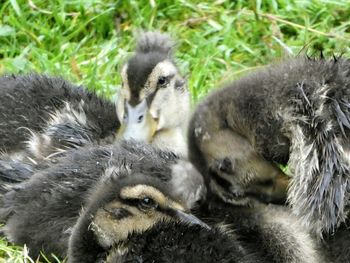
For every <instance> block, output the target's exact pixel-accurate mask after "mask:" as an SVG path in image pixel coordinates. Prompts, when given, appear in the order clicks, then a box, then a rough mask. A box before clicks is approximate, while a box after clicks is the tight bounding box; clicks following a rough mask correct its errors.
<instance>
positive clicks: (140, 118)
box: [137, 115, 143, 123]
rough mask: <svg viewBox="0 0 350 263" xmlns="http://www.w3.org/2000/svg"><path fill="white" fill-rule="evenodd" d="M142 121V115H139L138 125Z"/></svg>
mask: <svg viewBox="0 0 350 263" xmlns="http://www.w3.org/2000/svg"><path fill="white" fill-rule="evenodd" d="M142 120H143V115H140V116H139V117H138V118H137V122H138V123H140V122H141V121H142Z"/></svg>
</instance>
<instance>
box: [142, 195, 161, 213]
mask: <svg viewBox="0 0 350 263" xmlns="http://www.w3.org/2000/svg"><path fill="white" fill-rule="evenodd" d="M157 207H158V204H157V203H156V202H155V201H154V200H153V199H152V198H149V197H145V198H143V199H140V201H139V208H140V209H141V210H151V209H156V208H157Z"/></svg>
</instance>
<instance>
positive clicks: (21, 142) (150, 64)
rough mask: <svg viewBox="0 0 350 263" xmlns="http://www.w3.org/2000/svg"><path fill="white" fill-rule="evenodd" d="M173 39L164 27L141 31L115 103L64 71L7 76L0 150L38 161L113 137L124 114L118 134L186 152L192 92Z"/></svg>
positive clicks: (1, 83) (2, 88)
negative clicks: (73, 81) (66, 77)
mask: <svg viewBox="0 0 350 263" xmlns="http://www.w3.org/2000/svg"><path fill="white" fill-rule="evenodd" d="M172 45H173V44H172V41H171V39H170V38H169V37H168V36H167V35H165V34H160V33H155V32H146V33H143V34H141V36H140V39H139V41H138V44H137V49H136V53H135V54H134V56H132V57H131V58H130V59H129V60H128V61H127V63H126V65H125V66H124V67H123V70H122V79H123V85H122V88H121V89H120V91H119V96H118V99H117V102H116V106H115V105H113V104H112V103H111V102H109V101H106V100H104V99H102V98H98V97H97V96H96V95H95V94H94V93H90V92H87V91H86V90H85V89H84V88H83V87H76V86H74V85H73V84H71V83H69V82H67V81H65V80H63V79H61V78H53V77H48V76H45V75H37V74H32V75H28V76H16V75H10V76H3V77H1V78H0V105H1V106H0V117H1V119H3V120H4V122H1V124H0V151H2V152H6V153H9V154H10V157H9V158H10V159H11V157H12V158H13V159H15V160H18V159H19V160H23V159H29V160H30V161H31V162H33V163H34V164H37V163H38V160H42V159H48V158H51V157H53V156H55V155H57V154H60V153H62V152H64V151H65V150H66V149H67V148H71V147H74V148H76V147H80V146H83V145H86V144H91V143H95V144H96V143H111V142H112V141H113V140H115V139H116V138H114V137H115V136H114V135H115V133H116V132H117V130H118V128H119V126H120V122H119V121H118V118H119V120H120V121H121V122H122V124H123V125H122V127H121V128H120V129H119V132H118V134H119V138H124V139H134V140H139V141H147V142H150V143H152V144H153V145H155V146H158V147H160V148H163V149H169V150H172V151H174V152H175V153H177V154H178V155H181V156H184V157H185V156H186V155H187V146H186V140H185V136H184V134H185V131H184V130H185V127H186V125H187V119H188V116H189V110H190V95H189V92H188V89H187V87H186V82H185V80H184V79H183V78H182V77H181V76H180V73H179V71H178V69H177V67H176V65H175V63H174V61H173V59H172V56H171V52H172ZM115 112H117V116H115ZM25 146H27V147H25ZM20 150H24V153H18V151H20Z"/></svg>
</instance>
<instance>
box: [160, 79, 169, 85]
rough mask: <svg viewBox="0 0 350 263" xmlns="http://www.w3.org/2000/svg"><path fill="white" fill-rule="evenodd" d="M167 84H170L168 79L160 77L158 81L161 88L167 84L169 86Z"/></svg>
mask: <svg viewBox="0 0 350 263" xmlns="http://www.w3.org/2000/svg"><path fill="white" fill-rule="evenodd" d="M167 82H168V79H167V77H159V79H158V85H159V86H164V85H165V84H167Z"/></svg>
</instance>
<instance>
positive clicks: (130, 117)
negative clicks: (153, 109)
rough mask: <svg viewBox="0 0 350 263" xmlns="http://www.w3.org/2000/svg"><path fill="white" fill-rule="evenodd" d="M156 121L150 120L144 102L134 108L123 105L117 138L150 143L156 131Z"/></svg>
mask: <svg viewBox="0 0 350 263" xmlns="http://www.w3.org/2000/svg"><path fill="white" fill-rule="evenodd" d="M157 125H158V123H157V121H156V120H155V119H154V118H152V116H151V114H150V112H149V108H148V105H147V102H146V100H143V101H141V102H140V103H139V104H137V105H136V106H131V105H130V104H129V103H127V102H126V103H125V107H124V120H123V121H122V125H121V127H120V129H119V131H118V136H117V137H118V138H121V139H125V140H130V139H133V140H135V141H142V142H151V141H152V138H153V136H154V134H155V132H156V129H157Z"/></svg>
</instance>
